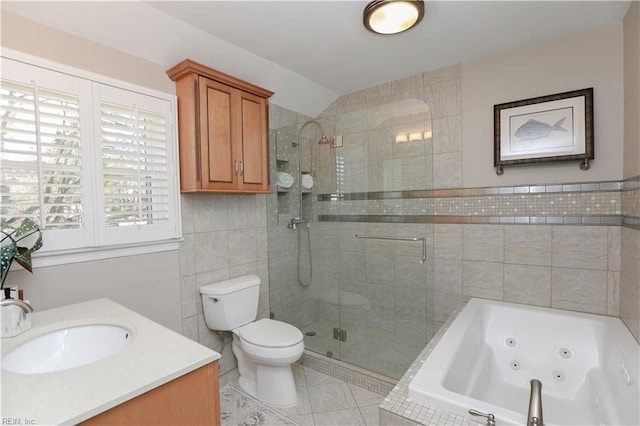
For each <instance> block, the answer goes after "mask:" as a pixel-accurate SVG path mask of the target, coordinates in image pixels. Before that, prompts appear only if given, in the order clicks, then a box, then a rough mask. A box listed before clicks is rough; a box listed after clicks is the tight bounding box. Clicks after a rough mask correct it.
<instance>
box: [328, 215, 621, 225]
mask: <svg viewBox="0 0 640 426" xmlns="http://www.w3.org/2000/svg"><path fill="white" fill-rule="evenodd" d="M318 221H319V222H381V223H434V224H442V223H444V224H460V223H463V224H464V223H473V224H528V225H531V224H533V225H543V224H546V225H610V226H620V225H622V224H623V222H624V221H623V218H622V216H620V215H610V216H448V215H446V216H445V215H442V216H440V215H438V216H431V215H318Z"/></svg>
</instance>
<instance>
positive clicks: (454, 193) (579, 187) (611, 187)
mask: <svg viewBox="0 0 640 426" xmlns="http://www.w3.org/2000/svg"><path fill="white" fill-rule="evenodd" d="M623 182H626V181H610V182H590V183H575V184H552V185H524V186H521V185H519V186H499V187H488V188H461V189H425V190H410V191H377V192H351V193H332V194H318V197H317V199H318V201H336V200H343V201H362V200H399V199H411V198H443V197H473V196H482V195H506V194H544V193H562V192H603V191H620V190H621V189H623ZM639 182H640V181H639ZM625 189H627V188H625ZM628 189H632V188H628Z"/></svg>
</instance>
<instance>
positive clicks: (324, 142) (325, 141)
mask: <svg viewBox="0 0 640 426" xmlns="http://www.w3.org/2000/svg"><path fill="white" fill-rule="evenodd" d="M328 143H329V138H328V137H326V136H325V135H324V134H323V135H322V137H321V138H320V140H319V141H318V145H327V144H328Z"/></svg>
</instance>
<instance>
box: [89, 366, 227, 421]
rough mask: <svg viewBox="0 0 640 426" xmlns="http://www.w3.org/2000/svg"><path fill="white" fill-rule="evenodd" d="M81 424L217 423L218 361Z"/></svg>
mask: <svg viewBox="0 0 640 426" xmlns="http://www.w3.org/2000/svg"><path fill="white" fill-rule="evenodd" d="M81 425H83V426H90V425H96V426H97V425H100V426H105V425H149V426H151V425H212V426H219V425H220V396H219V385H218V361H214V362H212V363H210V364H207V365H205V366H204V367H200V368H198V369H197V370H194V371H192V372H190V373H187V374H185V375H183V376H181V377H178V378H177V379H174V380H172V381H170V382H168V383H166V384H164V385H162V386H159V387H157V388H155V389H152V390H150V391H149V392H147V393H144V394H142V395H140V396H137V397H135V398H133V399H131V400H129V401H127V402H124V403H122V404H120V405H118V406H116V407H114V408H112V409H110V410H107V411H105V412H103V413H101V414H98V415H97V416H95V417H92V418H90V419H89V420H87V421H85V422H82V423H81Z"/></svg>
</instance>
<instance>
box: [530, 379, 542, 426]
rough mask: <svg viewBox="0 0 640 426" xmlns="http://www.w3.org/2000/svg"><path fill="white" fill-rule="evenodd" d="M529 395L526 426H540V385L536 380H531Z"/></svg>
mask: <svg viewBox="0 0 640 426" xmlns="http://www.w3.org/2000/svg"><path fill="white" fill-rule="evenodd" d="M529 383H531V394H530V396H529V413H528V414H527V426H542V425H544V421H543V420H542V383H540V380H538V379H531V382H529Z"/></svg>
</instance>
